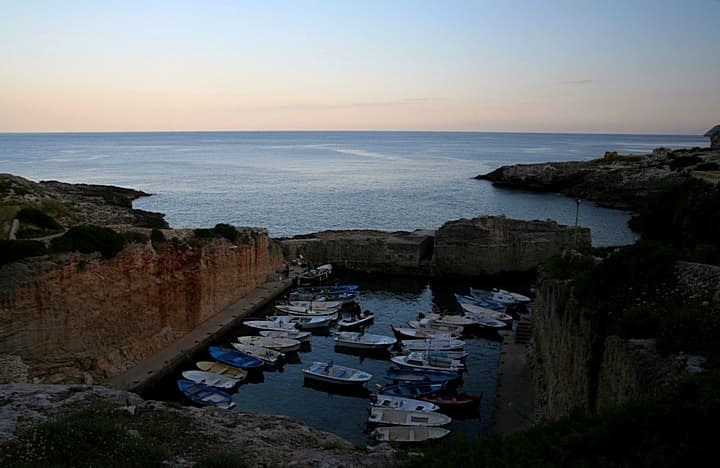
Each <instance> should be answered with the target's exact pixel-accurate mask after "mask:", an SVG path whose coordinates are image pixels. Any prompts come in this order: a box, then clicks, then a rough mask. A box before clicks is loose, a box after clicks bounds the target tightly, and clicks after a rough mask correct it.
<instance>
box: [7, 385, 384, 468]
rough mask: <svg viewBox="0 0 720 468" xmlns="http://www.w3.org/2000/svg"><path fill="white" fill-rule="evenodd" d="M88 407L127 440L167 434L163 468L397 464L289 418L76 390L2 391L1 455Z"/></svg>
mask: <svg viewBox="0 0 720 468" xmlns="http://www.w3.org/2000/svg"><path fill="white" fill-rule="evenodd" d="M88 407H102V408H104V411H106V412H107V413H108V414H113V413H117V414H118V415H122V418H123V419H122V420H123V421H125V422H126V423H127V427H128V429H127V430H126V432H127V433H128V436H129V437H133V438H139V439H142V438H144V437H151V435H152V434H157V433H158V430H159V429H160V431H161V432H164V433H165V437H164V439H165V441H166V442H165V445H167V446H166V447H164V448H166V449H168V451H169V453H170V454H171V456H170V458H169V459H168V460H166V461H165V462H164V463H163V466H183V467H187V466H193V465H195V463H196V462H197V461H199V460H202V459H203V457H206V456H208V455H209V454H213V453H216V454H222V455H223V456H225V457H226V458H232V459H234V460H235V461H236V463H235V465H233V466H278V467H281V466H296V467H341V466H343V467H379V466H391V465H393V464H394V462H395V461H396V452H395V450H393V449H392V448H390V447H389V446H388V445H387V444H383V445H379V446H376V447H368V448H358V447H355V446H353V445H352V444H351V443H350V442H348V441H346V440H345V439H342V438H340V437H338V436H336V435H334V434H331V433H328V432H322V431H317V430H315V429H311V428H309V427H307V426H305V425H304V424H302V423H301V422H299V421H298V420H296V419H293V418H289V417H284V416H269V415H262V414H255V413H239V412H235V411H228V410H221V409H217V408H195V407H184V406H178V405H176V404H172V405H168V404H165V403H162V402H158V401H145V400H143V399H142V398H140V397H139V396H138V395H136V394H134V393H128V392H124V391H120V390H114V389H110V388H106V387H98V386H78V385H76V386H67V385H29V384H13V385H0V452H4V451H5V450H4V449H7V452H9V448H10V445H6V444H12V443H13V440H17V437H18V436H20V435H21V434H22V433H23V431H26V430H28V429H29V428H31V427H32V426H33V425H35V424H38V423H42V422H45V421H48V420H50V419H52V418H54V417H57V416H58V415H61V414H69V413H71V412H73V411H78V410H80V409H83V408H88ZM151 426H152V427H151ZM168 434H170V435H173V436H174V437H175V439H174V440H168V439H173V437H167V435H168ZM34 451H35V452H41V451H42V450H40V448H39V447H34Z"/></svg>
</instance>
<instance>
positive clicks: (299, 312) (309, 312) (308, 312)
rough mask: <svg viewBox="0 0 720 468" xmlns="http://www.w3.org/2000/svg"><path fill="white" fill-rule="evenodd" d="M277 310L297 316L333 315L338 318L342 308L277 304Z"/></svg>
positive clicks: (335, 318)
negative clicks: (310, 307)
mask: <svg viewBox="0 0 720 468" xmlns="http://www.w3.org/2000/svg"><path fill="white" fill-rule="evenodd" d="M275 310H277V311H278V313H280V314H285V315H294V316H297V317H333V320H337V318H338V314H339V310H340V308H339V307H338V308H337V309H309V308H307V307H303V306H296V305H287V304H282V305H276V306H275Z"/></svg>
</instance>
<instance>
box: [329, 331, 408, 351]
mask: <svg viewBox="0 0 720 468" xmlns="http://www.w3.org/2000/svg"><path fill="white" fill-rule="evenodd" d="M395 343H397V340H396V339H395V338H393V337H392V336H385V335H373V334H371V333H362V332H348V331H344V332H338V333H336V334H335V345H336V346H343V347H346V348H353V349H372V350H375V349H390V348H391V347H392V346H393V345H394V344H395Z"/></svg>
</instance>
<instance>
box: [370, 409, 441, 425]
mask: <svg viewBox="0 0 720 468" xmlns="http://www.w3.org/2000/svg"><path fill="white" fill-rule="evenodd" d="M451 422H452V418H451V417H450V416H447V415H444V414H442V413H436V412H434V411H414V410H404V409H391V408H379V407H377V406H373V407H371V408H370V416H368V423H370V424H383V425H386V426H430V427H438V426H445V425H447V424H450V423H451Z"/></svg>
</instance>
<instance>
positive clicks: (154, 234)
mask: <svg viewBox="0 0 720 468" xmlns="http://www.w3.org/2000/svg"><path fill="white" fill-rule="evenodd" d="M150 240H151V241H152V243H153V244H158V243H162V242H167V239H165V234H163V232H162V231H161V230H160V229H157V228H155V229H153V230H152V231H150Z"/></svg>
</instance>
